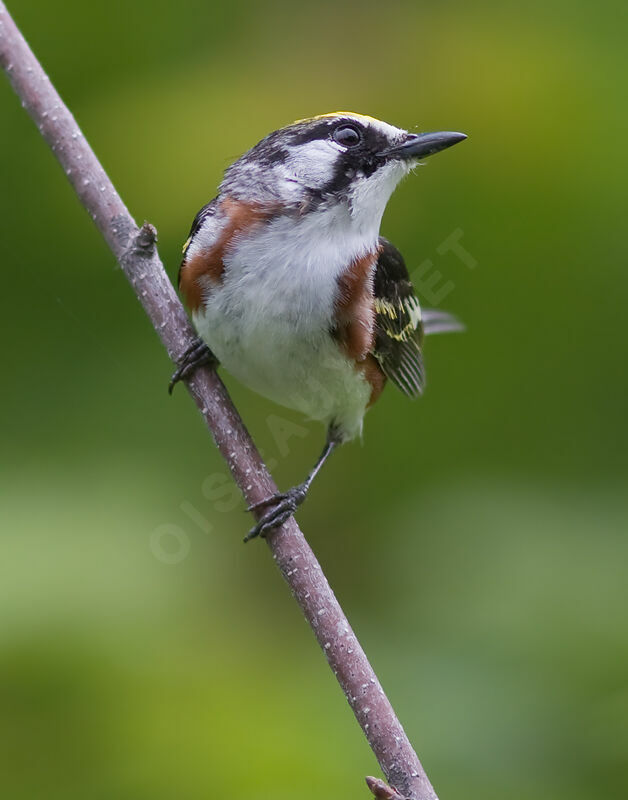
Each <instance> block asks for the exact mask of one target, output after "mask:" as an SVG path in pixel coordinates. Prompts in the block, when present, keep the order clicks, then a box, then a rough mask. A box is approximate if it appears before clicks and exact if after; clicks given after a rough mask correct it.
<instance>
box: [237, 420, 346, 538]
mask: <svg viewBox="0 0 628 800" xmlns="http://www.w3.org/2000/svg"><path fill="white" fill-rule="evenodd" d="M339 443H340V439H339V437H338V435H337V434H336V432H335V431H334V430H333V429H332V428H330V429H329V433H328V434H327V442H326V444H325V447H324V449H323V452H322V453H321V454H320V456H319V458H318V461H317V462H316V464H314V467H313V469H312V471H311V472H310V474H309V475H308V476H307V478H306V479H305V480H304V481H303V483H300V484H299V485H298V486H293V487H292V489H288V491H287V492H277V494H274V495H272V497H267V498H266V499H265V500H260V502H259V503H253V505H251V506H249V507H248V508H247V511H253V510H254V509H256V508H265V507H266V506H270V508H269V510H268V511H267V512H266V513H265V514H264V516H263V517H262V518H261V519H260V520H259V522H258V523H257V525H255V527H253V528H251V530H250V531H249V532H248V533H247V535H246V536H245V537H244V541H245V542H248V541H249V539H254V538H255V537H256V536H266V534H267V533H269V532H270V531H271V530H272V529H273V528H278V527H279V526H280V525H282V524H283V523H284V522H285V521H286V520H287V519H288V518H289V517H291V516H292V515H293V514H294V512H295V511H296V510H297V508H298V507H299V506H300V505H301V503H302V502H303V501H304V500H305V498H306V497H307V493H308V490H309V488H310V486H311V485H312V481H313V480H314V478H315V477H316V475H317V474H318V472H319V470H320V468H321V467H322V466H323V464H324V463H325V461H326V460H327V457H328V456H329V455H330V454H331V453H332V452H333V450H334V448H335V447H336V445H337V444H339Z"/></svg>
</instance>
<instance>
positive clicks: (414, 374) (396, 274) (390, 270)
mask: <svg viewBox="0 0 628 800" xmlns="http://www.w3.org/2000/svg"><path fill="white" fill-rule="evenodd" d="M379 242H380V246H381V249H380V254H379V258H378V260H377V266H376V268H375V280H374V285H373V289H374V294H375V342H374V347H373V355H374V356H375V358H376V359H377V360H378V362H379V365H380V367H381V369H382V372H383V373H384V374H385V375H386V377H387V378H389V379H390V380H391V381H392V382H393V383H394V384H395V386H397V387H398V388H399V389H401V391H402V392H403V393H404V394H406V395H408V396H409V397H418V396H419V395H420V394H422V393H423V389H424V387H425V371H424V368H423V358H422V355H421V343H422V341H423V326H422V324H421V309H420V306H419V301H418V299H417V297H416V295H415V293H414V289H413V288H412V283H411V282H410V276H409V275H408V270H407V268H406V265H405V262H404V260H403V257H402V255H401V253H400V252H399V251H398V250H397V248H396V247H394V246H393V245H392V244H391V243H390V242H389V241H387V240H386V239H384V238H383V237H380V240H379Z"/></svg>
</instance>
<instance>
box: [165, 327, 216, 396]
mask: <svg viewBox="0 0 628 800" xmlns="http://www.w3.org/2000/svg"><path fill="white" fill-rule="evenodd" d="M217 363H218V360H217V359H216V356H215V355H214V354H213V353H212V351H211V350H210V349H209V347H207V345H206V344H205V343H204V342H202V341H201V340H200V339H196V340H195V341H194V342H193V343H192V344H191V345H190V347H188V349H187V350H186V351H185V353H184V354H183V356H182V357H181V361H180V364H179V366H178V368H177V369H176V371H175V372H174V373H173V375H172V377H171V378H170V383H169V384H168V394H172V390H173V389H174V387H175V386H176V384H177V383H179V381H182V380H184V379H185V378H187V377H188V376H189V375H191V374H192V373H193V372H194V371H195V370H197V369H198V368H199V367H202V366H205V365H207V364H217Z"/></svg>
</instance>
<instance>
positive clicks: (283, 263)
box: [193, 208, 379, 438]
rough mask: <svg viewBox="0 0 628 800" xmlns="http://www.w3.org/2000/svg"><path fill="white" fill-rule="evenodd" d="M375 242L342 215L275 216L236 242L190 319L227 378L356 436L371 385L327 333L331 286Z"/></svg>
mask: <svg viewBox="0 0 628 800" xmlns="http://www.w3.org/2000/svg"><path fill="white" fill-rule="evenodd" d="M377 227H379V225H378V226H377ZM377 236H378V233H377V228H375V229H374V230H373V231H372V234H371V235H369V236H368V237H367V236H364V233H363V231H357V230H356V228H355V226H353V225H352V224H351V220H350V217H349V214H348V211H347V209H346V208H335V209H333V210H324V211H323V210H321V211H316V212H311V213H308V214H306V215H305V216H304V217H300V218H298V219H295V218H294V217H288V216H284V217H279V218H276V219H274V220H272V221H270V222H268V223H266V224H265V225H264V226H263V227H261V228H257V229H255V230H253V232H252V233H249V234H247V235H242V236H240V238H239V239H237V240H236V241H235V242H234V243H233V246H231V247H230V248H229V251H228V254H226V256H225V261H224V263H225V270H224V274H223V279H222V283H221V284H220V285H219V286H216V287H213V288H212V289H211V290H210V291H209V292H208V294H207V297H206V302H205V305H204V308H203V307H202V308H201V309H199V310H198V311H197V312H195V313H194V315H193V319H194V322H195V325H196V327H197V329H198V332H199V334H200V336H201V337H202V338H203V339H204V340H205V341H206V342H207V343H208V345H209V346H210V348H211V349H212V351H213V352H214V353H215V354H216V356H217V357H218V359H219V360H220V362H221V363H222V364H223V365H224V367H225V368H226V369H227V370H228V371H229V372H230V373H232V374H233V375H234V376H235V377H237V378H238V379H239V380H241V381H242V382H243V383H244V384H246V385H247V386H249V387H250V388H252V389H254V390H255V391H257V392H259V393H260V394H262V395H264V396H266V397H268V398H270V399H271V400H274V401H275V402H278V403H280V404H282V405H285V406H288V407H290V408H295V409H297V410H299V411H301V412H302V413H304V414H306V415H307V416H309V417H311V418H313V419H318V420H321V421H323V422H330V421H332V420H334V421H336V422H337V423H338V424H339V425H340V426H341V427H342V428H343V430H344V434H345V436H346V438H352V437H353V436H356V435H358V434H359V433H360V431H361V426H362V418H363V416H364V412H365V409H366V406H367V404H368V400H369V397H370V393H371V387H370V385H369V384H368V383H367V381H366V380H365V378H364V376H363V374H362V372H361V371H360V370H359V369H357V368H356V366H355V364H354V363H353V362H352V361H350V360H349V359H347V358H346V356H344V355H343V353H342V352H341V350H340V348H339V347H338V345H337V343H336V342H335V341H334V339H333V338H332V337H331V336H330V330H331V328H332V326H333V313H334V302H335V300H336V293H337V280H338V277H339V276H340V275H341V274H342V273H343V271H344V270H345V269H346V268H347V266H348V264H349V263H350V262H351V261H352V260H353V259H354V258H359V257H361V256H363V255H365V254H366V253H368V252H370V251H372V250H373V249H374V248H375V247H376V246H377Z"/></svg>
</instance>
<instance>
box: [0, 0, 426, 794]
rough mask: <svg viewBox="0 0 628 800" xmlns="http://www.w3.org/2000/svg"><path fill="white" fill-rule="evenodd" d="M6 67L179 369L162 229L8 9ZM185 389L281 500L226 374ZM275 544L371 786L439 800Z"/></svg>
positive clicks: (241, 479)
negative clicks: (369, 760) (136, 213)
mask: <svg viewBox="0 0 628 800" xmlns="http://www.w3.org/2000/svg"><path fill="white" fill-rule="evenodd" d="M0 64H1V65H2V67H3V68H4V70H5V72H6V73H7V75H8V77H9V80H10V82H11V84H12V86H13V88H14V90H15V92H16V93H17V95H18V96H19V97H20V99H21V101H22V105H23V106H24V108H25V109H26V110H27V111H28V113H29V114H30V116H31V117H32V118H33V120H34V122H35V124H36V125H37V127H38V129H39V131H40V133H41V135H42V136H43V137H44V139H45V140H46V141H47V142H48V144H49V145H50V147H51V149H52V151H53V153H54V154H55V156H56V158H57V160H58V161H59V163H60V164H61V166H62V168H63V170H64V172H65V174H66V175H67V177H68V180H69V181H70V183H71V184H72V186H73V187H74V189H75V191H76V193H77V195H78V196H79V199H80V201H81V203H82V204H83V206H84V207H85V209H86V210H87V211H88V213H89V214H90V215H91V217H92V218H93V220H94V222H95V223H96V225H97V227H98V229H99V230H100V232H101V233H102V235H103V237H104V238H105V240H106V242H107V244H108V245H109V247H110V248H111V251H112V252H113V254H114V255H115V257H116V259H117V260H118V262H119V264H120V266H121V267H122V269H123V271H124V273H125V275H126V276H127V278H128V280H129V282H130V284H131V286H132V287H133V290H134V292H135V294H136V295H137V297H138V299H139V301H140V302H141V304H142V306H143V307H144V310H145V311H146V314H147V315H148V317H149V319H150V321H151V323H152V324H153V327H154V328H155V330H156V332H157V334H158V335H159V337H160V339H161V341H162V343H163V345H164V347H165V348H166V350H167V351H168V355H169V356H170V358H171V359H172V360H173V361H175V362H176V361H177V360H178V359H179V358H180V357H181V355H182V354H183V352H184V351H185V350H186V349H187V348H188V347H189V346H190V344H191V343H192V342H193V340H194V338H195V334H194V330H193V329H192V326H191V324H190V322H189V320H188V317H187V315H186V313H185V311H184V309H183V307H182V305H181V303H180V301H179V299H178V297H177V294H176V292H175V290H174V288H173V286H172V284H171V282H170V280H169V279H168V276H167V275H166V272H165V270H164V268H163V265H162V263H161V260H160V258H159V255H158V253H157V249H156V246H155V242H156V232H155V229H154V228H153V227H152V226H151V225H149V224H147V223H144V225H143V226H142V227H141V228H138V226H137V225H136V223H135V221H134V220H133V218H132V217H131V215H130V214H129V211H128V210H127V208H126V206H125V205H124V203H123V202H122V200H121V198H120V196H119V195H118V193H117V192H116V190H115V188H114V186H113V184H112V183H111V181H110V180H109V178H108V176H107V174H106V173H105V171H104V169H103V168H102V166H101V164H100V162H99V161H98V159H97V158H96V156H95V155H94V153H93V151H92V149H91V148H90V146H89V144H88V143H87V141H86V140H85V137H84V136H83V134H82V132H81V130H80V129H79V127H78V125H77V124H76V121H75V120H74V118H73V116H72V114H71V113H70V111H69V110H68V108H67V107H66V106H65V104H64V103H63V101H62V100H61V98H60V96H59V95H58V94H57V92H56V90H55V88H54V87H53V85H52V84H51V82H50V79H49V78H48V76H47V75H46V73H45V72H44V70H43V69H42V67H41V65H40V64H39V62H38V61H37V59H36V58H35V56H34V55H33V53H32V51H31V50H30V48H29V46H28V44H27V43H26V42H25V40H24V38H23V37H22V35H21V33H20V32H19V30H18V28H17V27H16V25H15V23H14V22H13V20H12V18H11V16H10V15H9V13H8V11H7V9H6V6H5V5H4V3H2V2H1V0H0ZM186 385H187V388H188V390H189V392H190V394H191V395H192V397H193V399H194V402H195V403H196V405H197V406H198V408H199V409H200V411H201V414H202V415H203V418H204V420H205V422H206V424H207V427H208V428H209V429H210V431H211V433H212V436H213V438H214V441H215V443H216V445H217V447H218V449H219V450H220V452H221V454H222V455H223V457H224V459H225V461H226V462H227V464H228V465H229V469H230V470H231V474H232V475H233V478H234V480H235V482H236V483H237V485H238V486H239V488H240V489H241V491H242V494H243V495H244V497H245V499H246V501H247V502H248V503H256V502H258V501H259V500H262V499H263V498H265V497H268V496H269V495H270V494H272V493H274V492H275V491H276V486H275V484H274V482H273V480H272V478H271V476H270V475H269V473H268V471H267V470H266V467H265V466H264V463H263V462H262V459H261V457H260V455H259V453H258V451H257V449H256V448H255V445H254V444H253V442H252V440H251V437H250V436H249V434H248V432H247V430H246V428H245V426H244V423H243V422H242V420H241V419H240V417H239V415H238V413H237V411H236V410H235V408H234V406H233V404H232V402H231V400H230V398H229V395H228V394H227V391H226V389H225V387H224V385H223V383H222V381H221V380H220V378H219V377H218V375H217V374H216V373H215V372H214V371H212V370H210V369H208V368H203V369H200V370H198V371H197V372H196V373H195V374H194V375H192V376H191V377H190V378H189V379H188V380H186ZM266 542H267V544H268V547H269V548H270V550H271V552H272V555H273V558H274V560H275V562H276V563H277V566H278V567H279V569H280V571H281V574H282V575H283V577H284V579H285V580H286V582H287V583H288V585H289V586H290V589H291V590H292V594H293V595H294V597H295V599H296V601H297V602H298V604H299V606H300V607H301V610H302V611H303V614H304V616H305V618H306V619H307V621H308V622H309V624H310V626H311V628H312V630H313V632H314V635H315V636H316V639H317V640H318V643H319V645H320V646H321V648H322V650H323V653H324V654H325V657H326V658H327V661H328V662H329V666H330V667H331V669H332V670H333V673H334V675H335V676H336V678H337V680H338V682H339V684H340V686H341V687H342V690H343V692H344V694H345V697H346V698H347V700H348V701H349V705H350V706H351V708H352V710H353V713H354V714H355V716H356V719H357V721H358V723H359V724H360V726H361V728H362V730H363V731H364V735H365V736H366V738H367V740H368V742H369V744H370V746H371V748H372V750H373V752H374V754H375V756H376V758H377V760H378V762H379V764H380V766H381V769H382V771H383V773H384V775H385V776H386V778H387V780H388V782H389V783H390V784H392V785H393V786H395V787H396V792H394V791H392V790H390V789H389V788H387V787H386V785H385V784H384V783H383V782H382V781H378V780H376V779H372V778H370V779H369V782H368V785H369V788H371V791H373V793H374V794H376V795H377V796H380V797H384V796H386V792H387V791H389V792H391V793H390V795H388V796H390V797H391V798H392V797H398V796H402V797H406V798H410V800H437V798H436V794H435V792H434V789H433V788H432V786H431V784H430V782H429V780H428V778H427V776H426V774H425V772H424V770H423V767H422V766H421V763H420V761H419V759H418V757H417V755H416V753H415V752H414V750H413V749H412V746H411V744H410V742H409V740H408V738H407V736H406V734H405V732H404V730H403V728H402V727H401V724H400V722H399V720H398V719H397V717H396V715H395V712H394V711H393V708H392V706H391V705H390V703H389V701H388V699H387V697H386V695H385V694H384V691H383V689H382V687H381V685H380V683H379V680H378V679H377V676H376V675H375V673H374V672H373V669H372V668H371V665H370V664H369V662H368V659H367V657H366V655H365V653H364V651H363V650H362V647H361V646H360V643H359V642H358V640H357V638H356V636H355V634H354V633H353V631H352V630H351V627H350V625H349V623H348V621H347V618H346V617H345V615H344V613H343V611H342V609H341V607H340V605H339V604H338V601H337V600H336V598H335V596H334V593H333V592H332V590H331V588H330V586H329V584H328V582H327V579H326V578H325V575H324V574H323V571H322V569H321V567H320V565H319V563H318V561H317V560H316V557H315V556H314V554H313V552H312V550H311V549H310V547H309V545H308V544H307V542H306V540H305V538H304V536H303V534H302V532H301V531H300V529H299V527H298V525H297V523H296V522H295V521H294V520H293V519H290V520H289V521H288V522H286V523H285V524H284V525H283V526H282V527H281V528H280V529H279V530H277V532H276V533H274V534H273V535H272V536H269V537H268V538H267V539H266ZM382 793H383V794H382Z"/></svg>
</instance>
